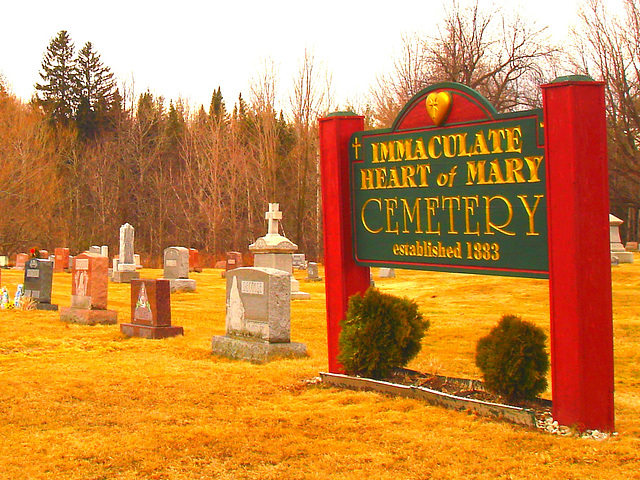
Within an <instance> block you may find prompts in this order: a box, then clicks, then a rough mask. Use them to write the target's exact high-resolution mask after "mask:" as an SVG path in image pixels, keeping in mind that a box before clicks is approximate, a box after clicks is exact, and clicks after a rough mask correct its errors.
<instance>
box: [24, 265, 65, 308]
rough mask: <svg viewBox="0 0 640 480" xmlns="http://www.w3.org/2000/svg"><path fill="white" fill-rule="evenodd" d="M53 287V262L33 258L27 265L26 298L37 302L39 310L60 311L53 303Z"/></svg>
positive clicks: (25, 278)
mask: <svg viewBox="0 0 640 480" xmlns="http://www.w3.org/2000/svg"><path fill="white" fill-rule="evenodd" d="M52 285H53V262H52V261H51V260H42V259H39V258H32V259H30V260H29V261H28V262H27V263H26V264H25V269H24V296H25V297H27V298H31V299H33V300H34V301H35V302H36V309H38V310H58V305H55V304H52V303H51V287H52Z"/></svg>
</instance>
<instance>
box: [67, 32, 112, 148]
mask: <svg viewBox="0 0 640 480" xmlns="http://www.w3.org/2000/svg"><path fill="white" fill-rule="evenodd" d="M77 72H78V75H77V91H78V94H79V105H78V111H77V120H78V128H79V130H80V132H81V133H82V134H83V135H84V137H85V138H94V137H96V136H97V135H99V133H100V132H101V131H102V130H104V129H106V128H107V127H108V126H109V117H110V114H112V113H113V111H114V110H116V109H117V108H118V106H117V103H118V102H117V100H118V97H119V95H118V91H117V89H116V84H115V81H114V79H113V73H111V70H110V68H109V67H107V66H105V65H104V64H103V63H102V60H101V59H100V55H99V54H98V53H97V52H95V51H94V49H93V45H92V44H91V42H87V43H86V44H85V46H84V47H83V48H82V50H80V52H79V53H78V61H77Z"/></svg>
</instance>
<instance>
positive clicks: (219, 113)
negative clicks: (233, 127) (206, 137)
mask: <svg viewBox="0 0 640 480" xmlns="http://www.w3.org/2000/svg"><path fill="white" fill-rule="evenodd" d="M209 116H210V117H211V119H212V120H213V121H214V122H215V123H216V124H218V125H219V124H221V123H223V122H225V121H226V116H227V110H226V107H225V105H224V99H223V98H222V91H221V90H220V87H218V90H216V91H214V92H213V95H211V105H209Z"/></svg>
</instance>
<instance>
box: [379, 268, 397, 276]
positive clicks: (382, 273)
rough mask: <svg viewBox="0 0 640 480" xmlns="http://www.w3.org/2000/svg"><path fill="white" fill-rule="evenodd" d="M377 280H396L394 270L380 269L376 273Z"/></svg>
mask: <svg viewBox="0 0 640 480" xmlns="http://www.w3.org/2000/svg"><path fill="white" fill-rule="evenodd" d="M378 278H396V269H395V268H386V267H382V268H381V269H380V271H379V272H378Z"/></svg>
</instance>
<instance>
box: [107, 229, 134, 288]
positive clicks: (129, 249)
mask: <svg viewBox="0 0 640 480" xmlns="http://www.w3.org/2000/svg"><path fill="white" fill-rule="evenodd" d="M134 237H135V229H134V228H133V227H132V226H131V225H129V224H128V223H125V224H124V225H122V226H121V227H120V252H119V253H118V261H117V262H116V261H114V266H113V273H112V277H111V280H112V281H113V282H115V283H130V282H131V280H133V279H136V278H140V273H139V272H137V271H136V263H135V257H134V253H133V245H134Z"/></svg>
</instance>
